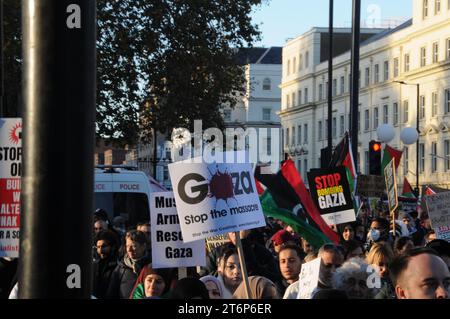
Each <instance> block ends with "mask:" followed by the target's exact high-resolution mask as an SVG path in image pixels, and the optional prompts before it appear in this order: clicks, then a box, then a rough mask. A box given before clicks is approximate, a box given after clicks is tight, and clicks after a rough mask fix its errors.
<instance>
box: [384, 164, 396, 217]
mask: <svg viewBox="0 0 450 319" xmlns="http://www.w3.org/2000/svg"><path fill="white" fill-rule="evenodd" d="M384 178H385V182H386V191H387V196H388V204H389V212H390V213H391V214H393V212H394V211H395V210H396V209H397V206H398V193H397V176H396V173H395V159H392V161H390V162H389V164H388V165H387V166H386V167H385V168H384Z"/></svg>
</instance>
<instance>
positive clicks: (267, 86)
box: [263, 78, 272, 91]
mask: <svg viewBox="0 0 450 319" xmlns="http://www.w3.org/2000/svg"><path fill="white" fill-rule="evenodd" d="M271 84H272V83H271V82H270V79H269V78H265V79H264V80H263V91H270V90H271Z"/></svg>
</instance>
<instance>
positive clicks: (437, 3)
mask: <svg viewBox="0 0 450 319" xmlns="http://www.w3.org/2000/svg"><path fill="white" fill-rule="evenodd" d="M439 13H441V0H435V1H434V14H439Z"/></svg>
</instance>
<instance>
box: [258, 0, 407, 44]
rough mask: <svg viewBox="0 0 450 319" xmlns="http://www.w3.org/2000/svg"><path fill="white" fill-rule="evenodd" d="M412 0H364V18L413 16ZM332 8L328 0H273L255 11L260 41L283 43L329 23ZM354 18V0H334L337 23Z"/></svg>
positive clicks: (371, 20) (384, 19)
mask: <svg viewBox="0 0 450 319" xmlns="http://www.w3.org/2000/svg"><path fill="white" fill-rule="evenodd" d="M412 2H413V0H362V1H361V20H362V21H363V22H364V21H368V23H381V24H383V23H384V24H386V23H388V21H389V20H390V19H393V20H407V19H409V18H410V17H411V16H412ZM328 11H329V1H328V0H270V1H269V4H263V5H262V6H261V7H260V8H259V9H257V10H256V12H254V13H253V15H252V19H253V22H254V23H257V24H259V25H260V30H261V31H262V40H261V41H260V42H258V43H256V45H257V46H265V47H268V46H283V45H284V43H285V42H286V40H287V39H288V38H295V37H297V36H299V35H301V34H303V33H305V32H306V31H308V30H310V29H311V28H312V27H328ZM351 21H352V0H334V26H335V27H351ZM374 21H375V22H374ZM363 22H362V23H363ZM261 23H262V24H261ZM361 26H363V25H361Z"/></svg>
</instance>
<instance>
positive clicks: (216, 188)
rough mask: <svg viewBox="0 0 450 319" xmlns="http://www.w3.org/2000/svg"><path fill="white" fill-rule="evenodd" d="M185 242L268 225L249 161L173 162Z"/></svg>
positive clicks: (174, 187)
mask: <svg viewBox="0 0 450 319" xmlns="http://www.w3.org/2000/svg"><path fill="white" fill-rule="evenodd" d="M169 173H170V179H171V182H172V186H173V190H174V194H175V200H176V203H177V210H178V216H179V217H180V223H181V230H182V232H183V238H184V242H190V241H193V240H198V239H202V238H208V237H212V236H216V235H220V234H224V233H228V232H234V231H239V230H245V229H252V228H258V227H264V226H265V225H266V222H265V220H264V215H263V213H262V208H261V202H260V201H259V197H258V192H257V189H256V185H255V179H254V176H253V170H252V167H251V165H250V164H249V163H217V164H215V163H213V164H207V163H188V162H178V163H172V164H169Z"/></svg>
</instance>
